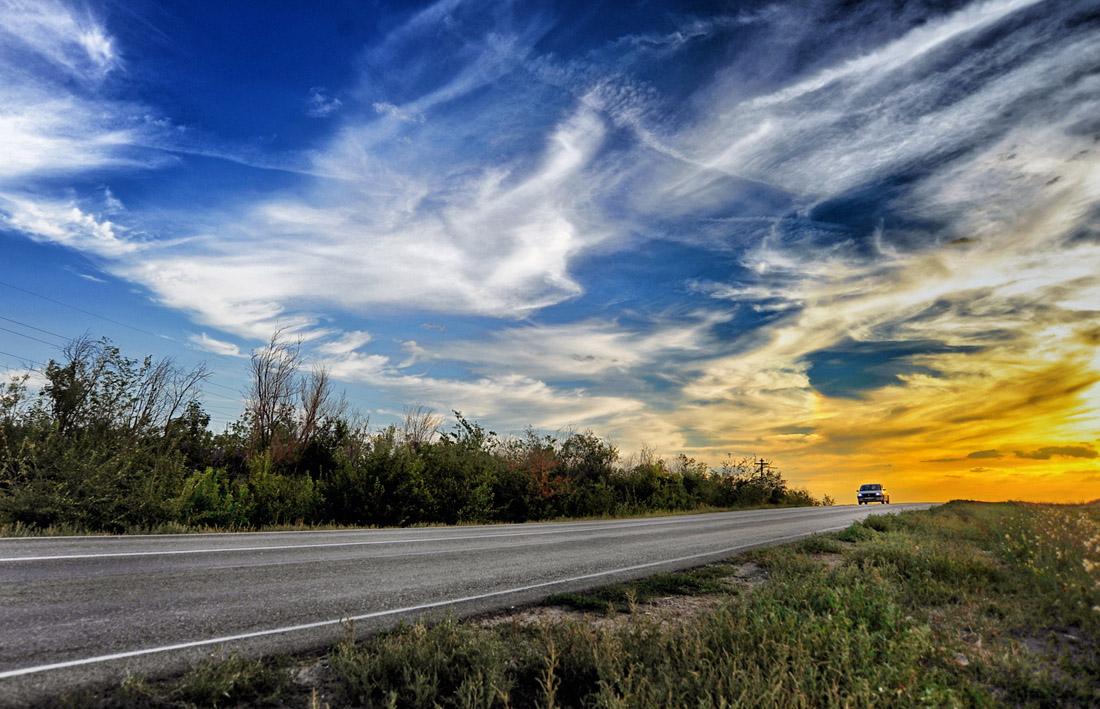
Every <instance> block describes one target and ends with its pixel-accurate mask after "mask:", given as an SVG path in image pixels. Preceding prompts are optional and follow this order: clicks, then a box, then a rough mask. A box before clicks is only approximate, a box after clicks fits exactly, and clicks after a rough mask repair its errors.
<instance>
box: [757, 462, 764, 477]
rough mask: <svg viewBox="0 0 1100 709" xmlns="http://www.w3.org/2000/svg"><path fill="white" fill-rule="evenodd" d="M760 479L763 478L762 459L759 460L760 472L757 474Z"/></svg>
mask: <svg viewBox="0 0 1100 709" xmlns="http://www.w3.org/2000/svg"><path fill="white" fill-rule="evenodd" d="M757 474H758V475H759V476H760V477H764V459H763V458H761V459H760V472H759V473H757Z"/></svg>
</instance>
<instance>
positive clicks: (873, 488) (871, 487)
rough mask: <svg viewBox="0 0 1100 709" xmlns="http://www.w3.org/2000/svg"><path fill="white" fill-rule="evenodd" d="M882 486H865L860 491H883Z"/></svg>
mask: <svg viewBox="0 0 1100 709" xmlns="http://www.w3.org/2000/svg"><path fill="white" fill-rule="evenodd" d="M881 489H882V485H864V486H863V487H861V488H860V490H881Z"/></svg>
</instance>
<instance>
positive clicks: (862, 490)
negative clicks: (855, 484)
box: [856, 483, 890, 505]
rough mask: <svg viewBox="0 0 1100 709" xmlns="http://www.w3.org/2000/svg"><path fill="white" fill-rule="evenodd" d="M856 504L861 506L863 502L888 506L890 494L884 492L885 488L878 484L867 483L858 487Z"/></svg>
mask: <svg viewBox="0 0 1100 709" xmlns="http://www.w3.org/2000/svg"><path fill="white" fill-rule="evenodd" d="M856 502H858V503H859V504H861V505H862V504H863V503H864V502H881V503H883V504H885V505H888V504H890V493H888V492H886V488H884V487H883V486H882V485H879V484H878V483H867V484H866V485H860V486H859V489H858V490H856Z"/></svg>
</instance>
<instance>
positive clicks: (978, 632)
mask: <svg viewBox="0 0 1100 709" xmlns="http://www.w3.org/2000/svg"><path fill="white" fill-rule="evenodd" d="M59 705H61V706H69V707H104V708H105V707H136V706H150V707H171V708H177V707H236V706H286V707H318V708H320V707H346V706H351V707H681V706H683V707H687V706H693V707H695V706H705V707H723V706H725V707H872V706H875V707H916V706H921V707H996V706H1013V707H1015V706H1022V707H1091V706H1098V705H1100V502H1094V503H1091V504H1089V505H1066V506H1056V505H1036V504H1022V503H1002V504H984V503H972V502H952V503H949V504H947V505H944V506H941V507H938V508H935V509H932V510H928V511H922V512H906V513H902V514H900V515H884V516H877V515H876V516H872V517H870V518H868V519H867V520H865V521H864V522H862V523H857V524H854V525H852V526H851V527H849V528H848V529H846V530H844V531H843V532H840V533H834V534H825V535H820V536H815V537H811V538H809V539H805V540H802V541H800V542H797V543H793V544H788V545H785V546H781V547H773V548H762V549H756V550H753V551H751V552H748V553H745V554H742V555H739V556H737V557H734V558H731V559H729V560H728V561H726V562H724V563H720V564H713V565H710V566H706V567H702V568H699V569H694V570H689V571H684V572H679V573H674V574H663V575H658V576H655V577H651V578H648V579H644V580H641V581H638V582H636V583H630V584H622V585H618V586H613V587H606V588H600V589H595V590H592V591H590V592H588V593H584V594H569V595H567V596H556V597H552V598H551V599H549V601H548V605H547V606H543V607H533V608H528V609H523V610H520V611H517V612H513V613H511V614H507V615H502V616H496V617H492V618H481V619H474V620H467V621H459V620H456V619H454V618H453V617H450V616H443V617H437V618H434V619H428V620H427V621H421V622H417V623H415V624H412V625H403V626H401V627H398V628H396V629H394V630H391V631H388V632H384V633H381V634H379V635H376V636H374V637H370V638H366V639H355V637H354V633H353V632H352V630H351V629H349V632H348V637H347V639H346V640H344V641H343V642H341V643H339V644H337V645H336V646H335V647H333V648H332V649H331V650H330V651H329V652H328V653H326V654H323V655H321V656H312V657H302V658H289V657H282V658H276V659H271V660H246V659H242V658H240V657H237V656H234V655H231V654H230V655H227V656H226V655H218V654H216V655H215V656H213V657H212V658H211V659H210V660H209V661H207V662H204V663H201V664H200V665H197V666H196V667H194V668H193V669H192V670H191V671H190V672H189V673H187V675H185V676H183V677H181V678H176V679H169V680H161V681H158V682H153V681H150V680H147V679H144V678H138V677H128V678H127V679H126V680H125V681H124V682H123V683H122V684H121V685H120V686H119V687H117V688H115V689H112V690H110V691H107V692H104V693H98V694H96V693H90V692H89V693H85V694H81V695H77V696H72V697H66V698H63V699H61V700H60V701H59Z"/></svg>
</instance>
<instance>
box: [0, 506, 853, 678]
mask: <svg viewBox="0 0 1100 709" xmlns="http://www.w3.org/2000/svg"><path fill="white" fill-rule="evenodd" d="M847 527H848V525H842V526H839V527H830V528H828V529H821V530H817V531H816V532H807V533H805V534H791V535H788V536H785V537H777V538H775V539H769V540H768V541H766V542H763V543H762V544H739V545H737V546H733V547H728V548H726V549H718V550H715V551H707V552H702V553H700V554H691V555H689V556H681V557H679V558H676V559H665V560H662V561H653V562H650V563H647V564H638V565H636V566H626V567H623V568H621V569H612V570H610V571H597V572H595V573H591V574H583V575H581V576H573V577H572V578H567V579H557V580H555V581H544V582H542V583H535V584H531V585H529V586H519V587H517V588H509V589H506V590H503V591H492V592H490V593H482V594H479V595H476V596H465V597H463V598H452V599H449V600H446V601H435V602H433V603H423V604H421V605H418V606H407V607H405V608H394V609H392V610H388V611H375V612H373V613H363V614H362V615H356V616H349V617H346V618H337V619H336V620H320V621H317V622H315V623H302V624H300V625H288V626H285V627H282V628H271V629H269V630H258V631H255V632H252V633H240V634H238V635H225V636H223V637H220V638H210V639H209V640H193V641H191V642H186V643H177V644H175V645H162V646H160V647H151V648H145V649H142V650H129V651H127V652H116V653H113V654H111V655H99V656H96V657H88V658H84V659H82V660H68V661H66V662H55V663H52V664H49V665H37V666H34V667H24V668H21V669H18V670H7V671H5V672H0V679H10V678H12V677H22V676H25V675H30V674H35V673H38V672H48V671H50V670H60V669H65V668H67V667H80V666H83V665H93V664H97V663H100V662H110V661H112V660H125V659H126V658H129V657H139V656H141V655H153V654H157V653H161V652H171V651H173V650H186V649H188V648H193V647H203V646H204V645H218V644H221V643H230V642H236V641H238V640H249V639H251V638H260V637H265V636H268V635H279V634H282V633H293V632H297V631H301V630H312V629H314V628H323V627H326V626H330V625H339V624H340V623H347V622H354V621H358V620H369V619H371V618H381V617H384V616H387V615H399V614H402V613H414V612H416V611H426V610H431V609H433V608H440V607H443V606H452V605H456V604H459V603H468V602H470V601H478V600H481V599H483V598H493V597H496V596H506V595H508V594H510V593H522V592H523V591H533V590H535V589H537V588H546V587H548V586H558V585H561V584H565V583H570V582H572V581H585V580H587V579H594V578H599V577H601V576H610V575H612V574H618V573H624V572H626V571H637V570H639V569H648V568H652V567H654V566H663V565H665V564H674V563H677V562H680V561H690V560H692V559H700V558H702V557H707V556H722V555H728V554H732V553H734V552H736V551H741V550H743V549H748V548H752V547H754V546H764V545H768V544H775V543H778V542H783V541H786V540H788V539H798V538H801V537H808V536H810V535H811V534H821V533H823V532H835V531H837V530H839V529H846V528H847Z"/></svg>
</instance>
